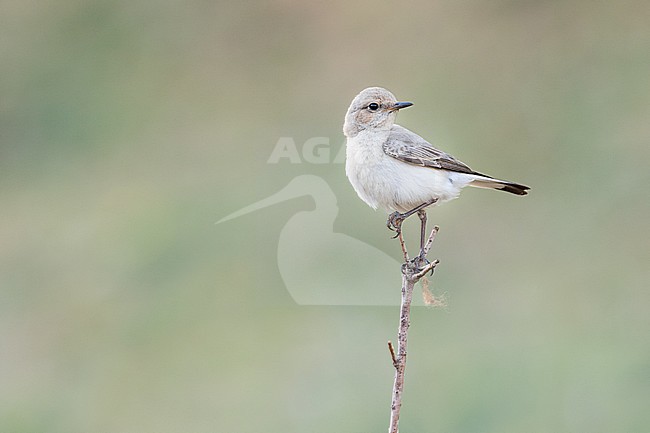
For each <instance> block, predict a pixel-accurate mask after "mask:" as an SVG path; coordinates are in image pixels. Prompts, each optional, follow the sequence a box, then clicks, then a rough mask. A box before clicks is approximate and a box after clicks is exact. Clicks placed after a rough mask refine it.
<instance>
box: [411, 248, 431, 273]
mask: <svg viewBox="0 0 650 433" xmlns="http://www.w3.org/2000/svg"><path fill="white" fill-rule="evenodd" d="M413 264H415V266H416V267H417V268H418V269H419V270H423V269H425V268H426V267H427V266H429V265H430V264H431V262H430V261H429V259H427V257H426V255H425V253H424V250H420V254H418V255H417V256H416V257H414V258H413ZM431 275H433V268H431Z"/></svg>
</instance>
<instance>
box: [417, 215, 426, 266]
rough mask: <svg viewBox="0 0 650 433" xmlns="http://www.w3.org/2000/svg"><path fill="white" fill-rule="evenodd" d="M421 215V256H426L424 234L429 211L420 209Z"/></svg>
mask: <svg viewBox="0 0 650 433" xmlns="http://www.w3.org/2000/svg"><path fill="white" fill-rule="evenodd" d="M418 216H419V217H420V257H424V236H425V232H426V231H427V211H426V210H424V209H420V210H419V211H418Z"/></svg>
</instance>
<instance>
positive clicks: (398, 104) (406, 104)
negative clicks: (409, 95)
mask: <svg viewBox="0 0 650 433" xmlns="http://www.w3.org/2000/svg"><path fill="white" fill-rule="evenodd" d="M411 105H413V103H412V102H396V103H395V105H393V106H392V107H390V108H389V110H391V111H397V110H401V109H402V108H406V107H410V106H411Z"/></svg>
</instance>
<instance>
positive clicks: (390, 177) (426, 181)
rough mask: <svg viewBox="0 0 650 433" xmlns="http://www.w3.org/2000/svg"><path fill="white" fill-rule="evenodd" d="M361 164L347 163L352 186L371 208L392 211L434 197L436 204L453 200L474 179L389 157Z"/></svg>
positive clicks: (381, 157) (407, 208)
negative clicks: (436, 200)
mask: <svg viewBox="0 0 650 433" xmlns="http://www.w3.org/2000/svg"><path fill="white" fill-rule="evenodd" d="M358 161H359V158H348V159H347V161H346V173H347V176H348V178H349V179H350V183H352V186H353V187H354V189H355V191H356V192H357V194H358V195H359V197H360V198H361V199H362V200H363V201H365V202H366V203H367V204H368V205H369V206H370V207H372V208H374V209H376V208H378V207H381V208H383V209H385V210H387V211H389V212H392V211H398V212H406V211H408V210H411V209H413V208H415V207H417V206H419V205H421V204H422V203H425V202H427V201H430V200H432V199H434V198H435V199H438V202H437V203H436V204H440V203H444V202H446V201H449V200H453V199H455V198H457V197H458V195H459V194H460V191H461V189H462V188H464V187H465V186H467V184H468V183H469V182H470V181H471V180H472V179H471V178H470V177H469V176H468V175H466V174H462V173H455V172H449V171H446V170H438V169H433V168H428V167H422V166H416V165H412V164H408V163H405V162H402V161H399V160H397V159H394V158H391V157H389V156H387V155H381V156H380V157H377V158H374V159H365V160H364V161H365V162H364V163H359V162H358Z"/></svg>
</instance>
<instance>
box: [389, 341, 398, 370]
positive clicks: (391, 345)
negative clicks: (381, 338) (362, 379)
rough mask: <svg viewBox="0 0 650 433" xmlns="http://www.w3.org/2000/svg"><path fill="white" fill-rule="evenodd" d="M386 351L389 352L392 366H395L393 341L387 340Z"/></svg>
mask: <svg viewBox="0 0 650 433" xmlns="http://www.w3.org/2000/svg"><path fill="white" fill-rule="evenodd" d="M388 351H389V352H390V358H391V359H392V360H393V366H394V367H395V368H397V359H396V358H395V349H393V343H392V342H391V341H390V340H388Z"/></svg>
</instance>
